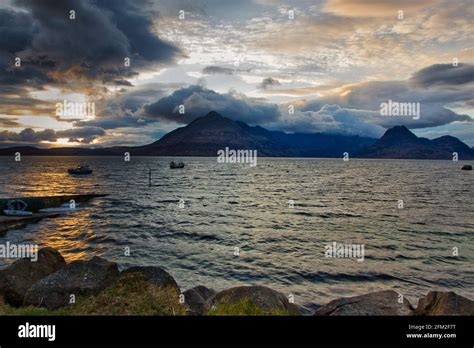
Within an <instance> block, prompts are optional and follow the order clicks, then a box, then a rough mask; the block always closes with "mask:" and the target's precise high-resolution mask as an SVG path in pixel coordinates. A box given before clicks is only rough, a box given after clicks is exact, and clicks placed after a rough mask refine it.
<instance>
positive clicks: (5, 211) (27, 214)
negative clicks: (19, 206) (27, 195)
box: [3, 209, 33, 216]
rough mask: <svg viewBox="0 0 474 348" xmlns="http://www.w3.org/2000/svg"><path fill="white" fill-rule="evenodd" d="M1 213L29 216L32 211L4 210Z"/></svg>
mask: <svg viewBox="0 0 474 348" xmlns="http://www.w3.org/2000/svg"><path fill="white" fill-rule="evenodd" d="M3 213H4V214H5V215H7V216H31V215H33V213H32V212H31V211H24V210H8V209H6V210H4V211H3Z"/></svg>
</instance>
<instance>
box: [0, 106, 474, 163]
mask: <svg viewBox="0 0 474 348" xmlns="http://www.w3.org/2000/svg"><path fill="white" fill-rule="evenodd" d="M225 147H228V148H229V149H235V150H240V149H242V150H245V149H249V150H257V153H258V156H262V157H342V156H343V153H344V152H348V153H349V155H350V157H362V158H406V159H409V158H410V159H452V157H453V152H457V153H458V156H459V159H460V160H463V159H465V160H466V159H474V149H472V148H470V147H469V146H467V145H466V144H464V143H463V142H462V141H460V140H459V139H457V138H455V137H452V136H443V137H440V138H436V139H433V140H429V139H426V138H420V137H417V136H416V135H415V134H413V133H412V132H410V130H408V128H406V127H405V126H395V127H393V128H390V129H388V130H387V131H386V132H385V134H384V135H383V136H382V137H381V138H380V139H378V140H377V139H374V138H367V137H360V136H353V135H336V134H326V133H293V134H288V133H284V132H280V131H269V130H267V129H265V128H262V127H260V126H249V125H247V124H246V123H244V122H240V121H233V120H231V119H229V118H227V117H224V116H222V115H220V114H218V113H217V112H214V111H211V112H210V113H208V114H207V115H205V116H203V117H201V118H198V119H196V120H194V121H192V122H191V123H189V124H188V125H187V126H184V127H180V128H177V129H175V130H173V131H171V132H169V133H168V134H166V135H165V136H163V137H162V138H161V139H160V140H158V141H156V142H154V143H152V144H149V145H144V146H136V147H127V146H119V147H109V148H96V149H92V148H72V147H63V148H49V149H41V148H36V147H31V146H19V147H10V148H2V149H0V156H13V155H14V154H15V153H16V152H20V153H21V154H22V155H25V156H123V154H124V152H129V153H130V154H131V155H132V156H216V155H217V151H218V150H221V149H225Z"/></svg>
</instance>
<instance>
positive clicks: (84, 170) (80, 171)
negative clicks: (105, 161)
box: [67, 166, 92, 175]
mask: <svg viewBox="0 0 474 348" xmlns="http://www.w3.org/2000/svg"><path fill="white" fill-rule="evenodd" d="M67 171H68V173H69V174H72V175H87V174H92V169H90V168H89V166H77V167H76V168H69V169H68V170H67Z"/></svg>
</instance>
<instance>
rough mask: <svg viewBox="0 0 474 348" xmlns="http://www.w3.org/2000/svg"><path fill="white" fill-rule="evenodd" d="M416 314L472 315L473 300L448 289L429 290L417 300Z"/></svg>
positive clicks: (473, 313) (473, 312) (473, 310)
mask: <svg viewBox="0 0 474 348" xmlns="http://www.w3.org/2000/svg"><path fill="white" fill-rule="evenodd" d="M416 314H418V315H474V301H471V300H470V299H468V298H465V297H463V296H459V295H458V294H456V293H454V292H452V291H449V292H442V291H430V292H429V293H428V295H426V296H425V297H423V298H421V299H420V300H419V301H418V307H417V308H416Z"/></svg>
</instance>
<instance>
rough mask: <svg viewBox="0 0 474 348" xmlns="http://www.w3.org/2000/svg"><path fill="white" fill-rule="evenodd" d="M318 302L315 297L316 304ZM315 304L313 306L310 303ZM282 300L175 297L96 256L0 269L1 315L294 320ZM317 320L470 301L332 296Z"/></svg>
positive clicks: (267, 295) (147, 274)
mask: <svg viewBox="0 0 474 348" xmlns="http://www.w3.org/2000/svg"><path fill="white" fill-rule="evenodd" d="M315 300H317V299H315ZM315 302H317V301H315ZM301 313H302V311H301V308H299V307H298V306H297V305H296V304H294V303H290V301H289V299H288V297H287V296H285V295H283V294H281V293H279V292H277V291H275V290H272V289H270V288H268V287H265V286H257V285H253V286H238V287H233V288H230V289H226V290H222V291H219V292H216V291H214V290H212V289H209V288H207V287H205V286H202V285H200V286H196V287H194V288H192V289H188V290H186V291H184V292H181V290H180V288H179V285H178V284H177V282H176V281H175V279H174V278H173V277H172V276H171V275H170V274H169V273H168V272H166V271H165V270H163V269H162V268H160V267H155V266H148V267H140V266H137V267H131V268H128V269H125V270H123V271H121V272H120V271H119V269H118V266H117V264H116V263H114V262H109V261H107V260H105V259H103V258H100V257H93V258H92V259H90V260H87V261H85V260H78V261H73V262H71V263H66V261H65V260H64V258H63V257H62V255H61V254H60V253H59V252H58V251H57V250H55V249H52V248H43V249H40V250H39V251H38V260H37V261H36V262H32V261H30V260H29V259H19V260H17V261H15V262H14V263H13V264H12V265H11V266H10V267H8V268H7V269H3V270H0V315H43V314H44V315H49V314H54V315H300V314H301ZM314 315H316V316H333V315H346V316H369V315H375V316H388V315H390V316H412V315H419V316H423V315H474V301H472V300H470V299H467V298H465V297H462V296H460V295H457V294H456V293H454V292H440V291H431V292H429V293H428V294H427V295H426V296H425V297H422V298H421V299H419V301H418V304H417V307H414V306H412V304H410V302H408V300H407V299H405V298H402V297H401V296H400V295H399V294H398V293H397V292H395V291H393V290H386V291H379V292H374V293H369V294H365V295H362V296H355V297H348V298H339V299H336V300H333V301H331V302H329V303H327V304H323V305H321V306H319V307H318V308H317V310H316V312H315V313H314Z"/></svg>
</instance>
